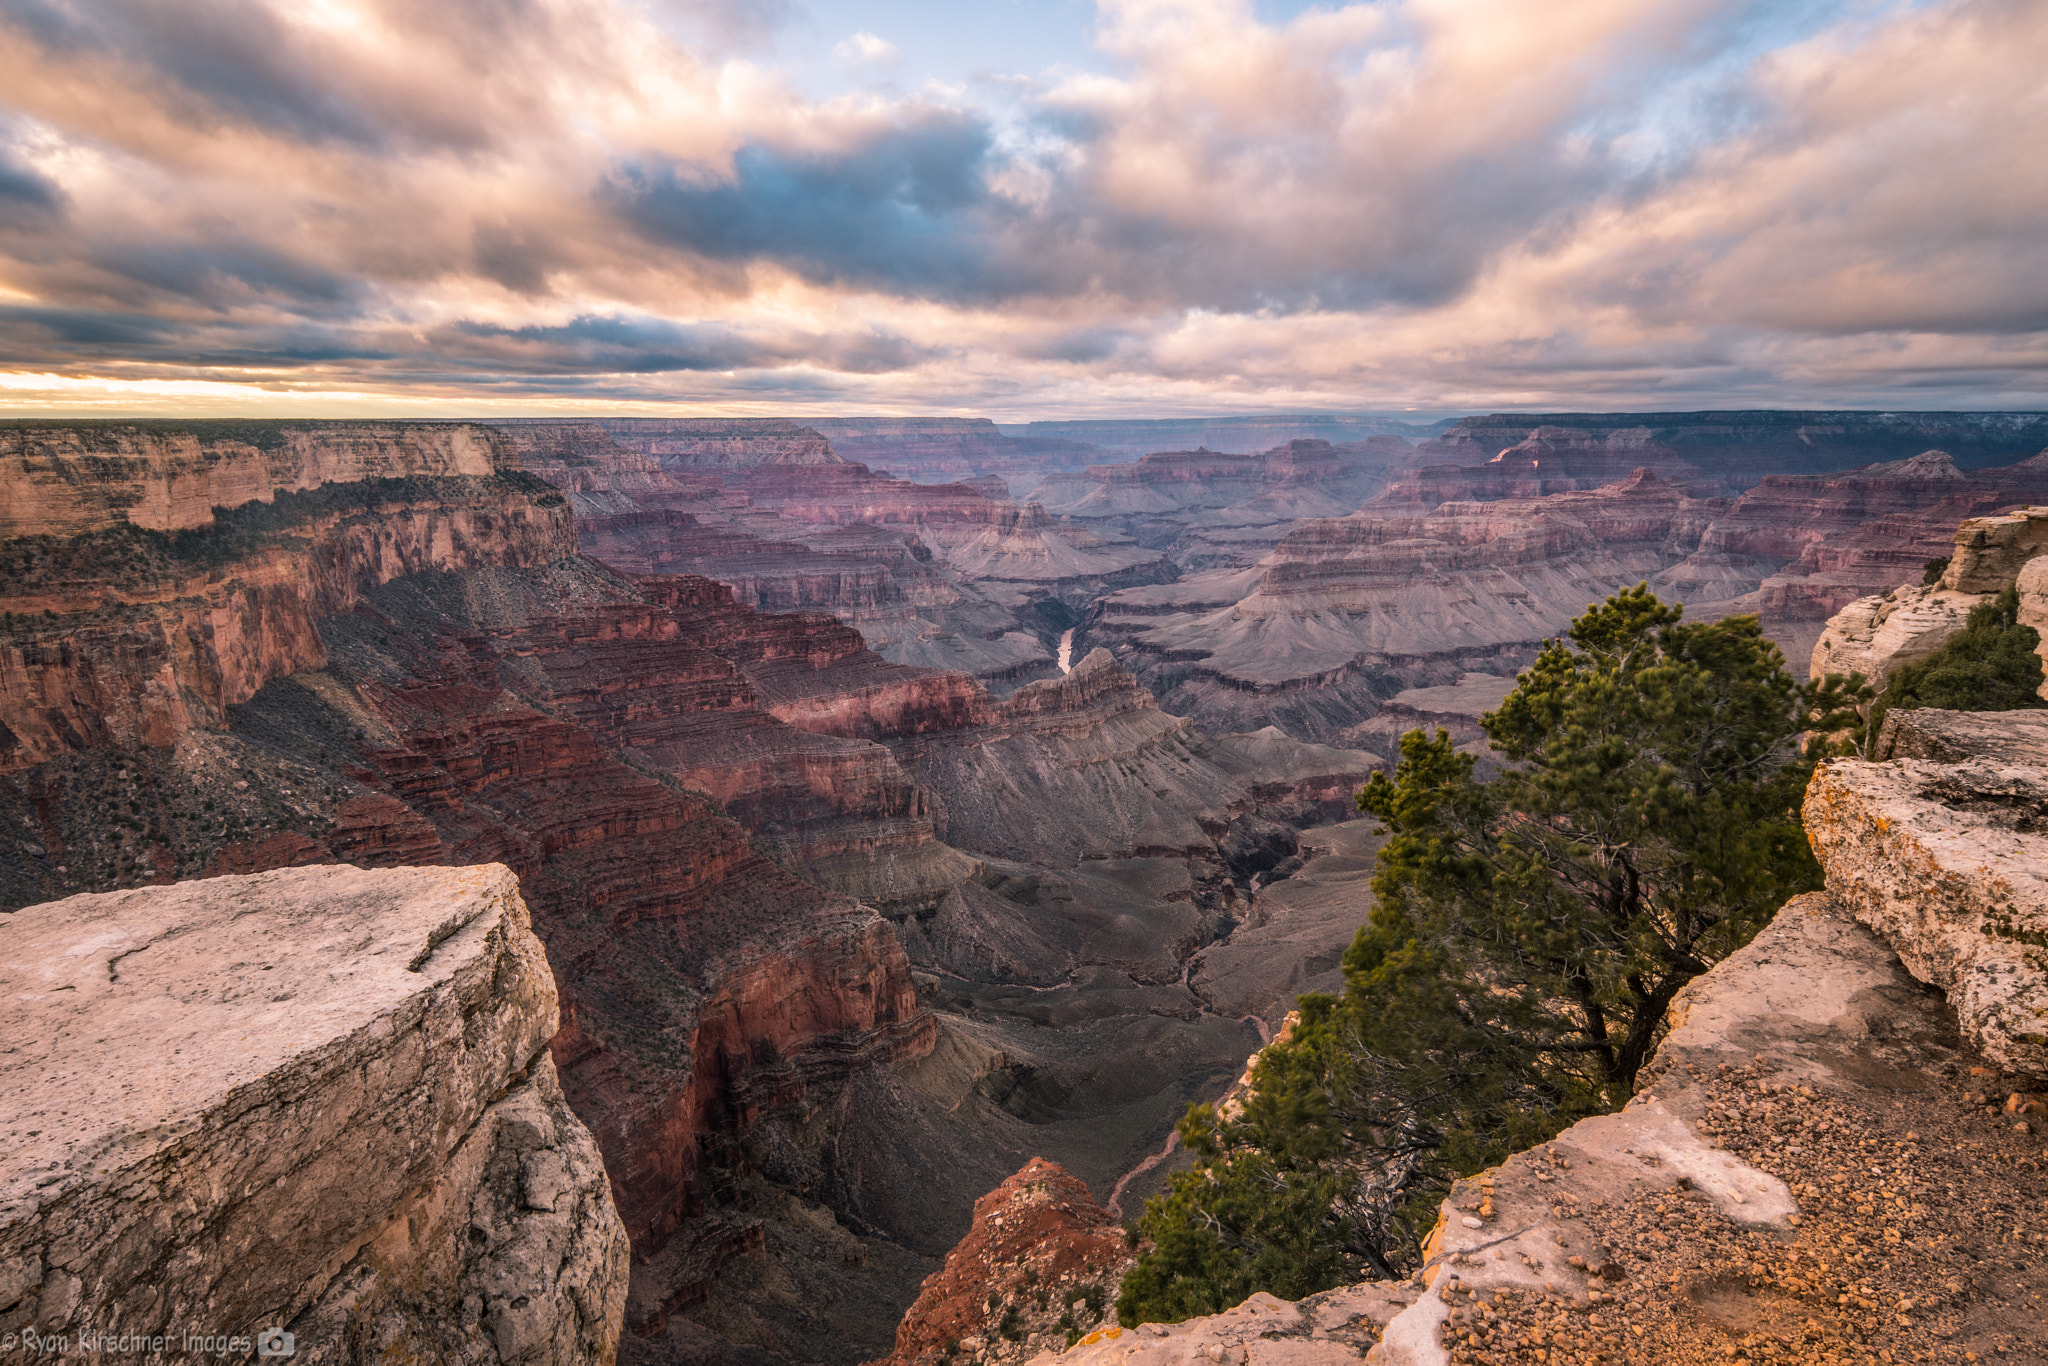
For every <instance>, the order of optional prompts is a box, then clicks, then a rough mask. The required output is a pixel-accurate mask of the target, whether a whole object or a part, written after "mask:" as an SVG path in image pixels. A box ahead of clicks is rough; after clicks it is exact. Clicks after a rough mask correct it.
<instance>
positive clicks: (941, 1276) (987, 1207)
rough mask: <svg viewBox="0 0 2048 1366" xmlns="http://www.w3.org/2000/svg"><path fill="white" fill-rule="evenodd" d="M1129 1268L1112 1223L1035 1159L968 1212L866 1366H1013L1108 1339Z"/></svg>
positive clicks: (1056, 1168)
mask: <svg viewBox="0 0 2048 1366" xmlns="http://www.w3.org/2000/svg"><path fill="white" fill-rule="evenodd" d="M1136 1259H1137V1254H1136V1253H1135V1252H1134V1251H1133V1250H1132V1249H1131V1247H1130V1246H1129V1244H1128V1243H1127V1242H1126V1241H1125V1238H1124V1231H1123V1228H1122V1227H1121V1226H1120V1225H1119V1224H1118V1223H1117V1221H1116V1219H1115V1217H1114V1216H1113V1215H1111V1214H1110V1213H1109V1212H1108V1211H1107V1210H1105V1209H1103V1208H1102V1207H1101V1206H1100V1205H1098V1204H1096V1203H1095V1200H1094V1198H1093V1197H1092V1196H1090V1195H1089V1193H1088V1188H1087V1187H1086V1186H1084V1185H1082V1184H1081V1183H1080V1182H1079V1181H1077V1180H1075V1179H1074V1178H1073V1177H1072V1176H1069V1175H1068V1174H1067V1173H1066V1171H1065V1170H1064V1169H1062V1168H1061V1167H1060V1165H1059V1164H1058V1163H1056V1162H1047V1161H1046V1160H1045V1159H1043V1158H1033V1159H1032V1160H1031V1161H1030V1162H1028V1163H1027V1164H1025V1166H1024V1168H1023V1170H1021V1171H1019V1172H1018V1173H1017V1174H1016V1175H1015V1176H1013V1177H1011V1178H1010V1179H1009V1180H1007V1181H1005V1182H1003V1184H1002V1185H1000V1186H998V1187H996V1188H995V1189H994V1190H992V1191H990V1192H989V1193H988V1194H987V1195H984V1196H982V1197H981V1199H979V1200H977V1201H975V1204H974V1223H973V1225H972V1226H971V1227H970V1228H969V1229H968V1231H967V1236H966V1237H965V1238H963V1239H961V1240H960V1242H959V1244H958V1246H956V1247H955V1248H954V1249H953V1250H952V1251H951V1252H949V1253H947V1254H946V1264H945V1265H944V1266H943V1267H941V1268H940V1269H939V1270H938V1271H937V1272H935V1273H934V1274H933V1275H932V1277H931V1278H930V1279H929V1280H927V1281H926V1282H925V1283H924V1287H923V1289H922V1290H920V1291H919V1293H918V1296H917V1302H916V1303H915V1304H913V1305H912V1306H911V1307H910V1312H909V1313H907V1314H905V1315H904V1316H903V1322H902V1324H901V1325H900V1326H899V1327H898V1328H897V1330H896V1350H895V1351H894V1352H892V1353H891V1354H890V1355H888V1356H887V1357H883V1358H881V1359H880V1360H879V1361H877V1362H875V1363H873V1366H938V1363H941V1362H946V1361H952V1360H957V1359H962V1358H964V1359H965V1360H968V1361H979V1362H991V1363H993V1362H1015V1361H1023V1360H1024V1359H1026V1358H1027V1357H1032V1356H1036V1355H1037V1354H1038V1353H1039V1351H1041V1350H1042V1349H1043V1348H1045V1347H1046V1346H1047V1344H1048V1343H1051V1344H1053V1345H1054V1347H1055V1349H1057V1348H1060V1347H1068V1346H1072V1345H1073V1344H1075V1343H1077V1342H1081V1341H1084V1340H1085V1341H1087V1342H1090V1343H1093V1342H1096V1341H1100V1340H1101V1338H1102V1336H1103V1334H1104V1331H1105V1330H1108V1331H1110V1332H1114V1331H1115V1329H1116V1307H1115V1305H1114V1304H1113V1303H1112V1302H1111V1301H1113V1300H1114V1299H1115V1298H1116V1295H1115V1290H1116V1286H1117V1284H1118V1283H1119V1282H1120V1281H1122V1279H1123V1274H1124V1272H1125V1271H1126V1270H1127V1269H1128V1268H1129V1267H1130V1265H1131V1263H1132V1262H1133V1261H1135V1260H1136Z"/></svg>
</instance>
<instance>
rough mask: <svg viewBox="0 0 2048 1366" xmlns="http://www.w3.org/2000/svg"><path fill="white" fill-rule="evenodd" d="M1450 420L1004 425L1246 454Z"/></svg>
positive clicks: (1106, 446) (1115, 446)
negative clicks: (1299, 443) (1429, 421)
mask: <svg viewBox="0 0 2048 1366" xmlns="http://www.w3.org/2000/svg"><path fill="white" fill-rule="evenodd" d="M1448 425H1450V424H1448V423H1443V422H1437V423H1420V422H1416V421H1413V420H1412V419H1410V418H1409V417H1408V416H1407V415H1405V414H1393V413H1353V414H1336V413H1300V414H1273V415H1264V416H1242V417H1167V418H1143V417H1140V418H1065V419H1061V418H1054V419H1049V420H1042V421H1037V422H1026V423H1021V424H1019V425H1017V426H1012V427H1006V428H1004V429H1003V432H1004V434H1005V435H1006V436H1010V437H1023V438H1027V439H1046V438H1051V439H1055V440H1070V441H1085V442H1087V443H1088V444H1090V445H1092V446H1096V447H1099V448H1100V449H1102V450H1106V451H1115V452H1117V453H1119V454H1121V455H1124V456H1126V457H1129V458H1131V459H1135V458H1137V457H1139V456H1141V455H1144V454H1146V453H1147V452H1150V451H1186V450H1194V449H1196V448H1197V447H1200V448H1202V449H1206V450H1211V451H1227V452H1230V453H1231V454H1237V455H1244V454H1250V453H1252V452H1254V451H1270V450H1272V449H1273V448H1274V447H1275V446H1284V445H1286V444H1287V443H1288V442H1290V441H1327V442H1330V443H1331V444H1333V445H1343V444H1345V443H1347V442H1354V441H1365V440H1368V439H1370V438H1372V437H1375V436H1396V437H1400V438H1402V439H1404V440H1417V439H1420V438H1423V437H1427V436H1430V435H1432V434H1434V433H1435V432H1438V431H1441V430H1442V429H1443V428H1445V427H1447V426H1448Z"/></svg>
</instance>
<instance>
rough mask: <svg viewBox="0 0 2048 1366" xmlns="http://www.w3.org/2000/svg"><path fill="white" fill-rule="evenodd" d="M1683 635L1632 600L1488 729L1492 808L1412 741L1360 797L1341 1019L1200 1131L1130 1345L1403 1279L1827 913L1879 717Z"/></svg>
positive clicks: (1125, 1308) (1128, 1306)
mask: <svg viewBox="0 0 2048 1366" xmlns="http://www.w3.org/2000/svg"><path fill="white" fill-rule="evenodd" d="M1681 612H1682V609H1680V608H1677V607H1672V606H1667V605H1665V604H1663V603H1661V602H1659V601H1658V600H1657V599H1656V597H1655V596H1654V595H1653V594H1652V593H1651V592H1650V591H1649V589H1648V587H1647V586H1638V587H1637V588H1635V589H1632V590H1629V591H1627V592H1623V593H1620V594H1617V595H1615V596H1614V597H1612V598H1609V599H1608V600H1607V601H1606V602H1605V603H1604V604H1601V605H1599V606H1596V607H1593V608H1591V609H1589V610H1588V611H1587V613H1586V614H1585V615H1584V616H1582V617H1580V618H1579V619H1578V620H1576V621H1574V622H1573V623H1572V627H1571V631H1570V633H1569V637H1568V639H1567V640H1565V641H1556V642H1552V643H1550V644H1549V645H1546V646H1545V647H1544V649H1543V651H1542V653H1541V654H1540V655H1539V656H1538V658H1537V660H1536V663H1535V664H1534V665H1533V666H1532V667H1531V668H1530V669H1529V670H1528V671H1527V672H1526V673H1524V674H1523V675H1522V677H1521V680H1520V683H1519V685H1518V686H1517V688H1516V689H1515V691H1514V692H1513V693H1511V694H1510V695H1509V696H1508V698H1507V699H1506V701H1504V702H1503V703H1502V705H1501V707H1500V709H1499V710H1498V711H1496V712H1492V713H1490V714H1488V715H1487V716H1486V717H1485V718H1484V719H1483V722H1482V724H1483V725H1484V727H1485V729H1486V732H1487V736H1488V738H1489V740H1490V741H1491V743H1492V746H1493V748H1494V750H1495V751H1497V752H1498V753H1499V754H1500V755H1501V757H1502V759H1503V760H1504V761H1505V767H1504V770H1503V772H1502V773H1501V775H1500V776H1499V777H1497V778H1495V779H1493V780H1492V781H1490V782H1489V781H1481V780H1479V779H1478V778H1477V777H1476V776H1475V771H1474V770H1475V767H1476V759H1475V756H1473V755H1470V754H1464V753H1460V752H1459V751H1458V750H1457V748H1456V747H1455V746H1454V744H1453V743H1452V740H1451V737H1450V736H1449V735H1448V734H1446V733H1444V732H1442V731H1438V732H1437V733H1436V734H1435V735H1434V736H1430V735H1426V734H1424V733H1423V732H1421V731H1411V732H1409V733H1408V734H1407V735H1406V736H1404V737H1402V741H1401V758H1400V762H1399V765H1398V767H1397V768H1396V771H1395V774H1394V776H1393V778H1392V779H1389V778H1387V777H1386V776H1385V775H1383V774H1382V775H1375V776H1374V778H1373V780H1372V782H1371V783H1370V784H1369V785H1368V786H1367V787H1366V788H1365V789H1364V790H1363V791H1362V792H1360V793H1359V794H1358V803H1359V807H1360V809H1361V810H1365V811H1369V812H1371V813H1372V814H1374V815H1376V816H1378V817H1379V818H1380V819H1381V820H1382V821H1384V822H1385V823H1386V826H1387V828H1388V830H1389V832H1390V834H1391V836H1392V838H1391V839H1390V840H1389V842H1388V844H1387V845H1386V847H1385V848H1384V849H1383V850H1382V851H1381V853H1380V867H1379V871H1378V873H1377V875H1376V876H1375V878H1374V880H1373V890H1374V893H1375V896H1376V904H1375V906H1374V907H1373V910H1372V913H1371V915H1370V917H1369V918H1368V919H1367V921H1366V923H1365V924H1364V925H1363V926H1361V927H1360V929H1359V931H1358V934H1357V937H1356V938H1355V939H1354V941H1353V943H1352V946H1351V949H1350V951H1349V953H1347V955H1346V956H1345V961H1344V969H1345V978H1346V988H1345V992H1344V995H1343V997H1342V998H1341V999H1332V998H1328V997H1321V998H1317V997H1304V998H1303V1000H1302V1007H1303V1020H1302V1023H1301V1025H1300V1027H1299V1028H1298V1030H1297V1032H1296V1034H1295V1036H1294V1037H1293V1038H1292V1039H1291V1040H1290V1041H1289V1042H1288V1043H1287V1044H1286V1045H1283V1046H1280V1047H1276V1048H1272V1049H1268V1050H1267V1052H1266V1054H1265V1056H1264V1057H1263V1058H1262V1060H1261V1062H1260V1064H1259V1066H1258V1068H1257V1069H1256V1071H1255V1074H1254V1086H1255V1093H1254V1095H1253V1097H1252V1098H1251V1100H1250V1101H1249V1103H1248V1104H1247V1105H1246V1106H1245V1108H1244V1110H1243V1112H1242V1113H1241V1114H1238V1115H1234V1116H1232V1117H1230V1118H1228V1119H1219V1118H1218V1117H1217V1116H1216V1115H1215V1114H1214V1113H1213V1112H1211V1111H1209V1110H1207V1109H1205V1108H1199V1107H1198V1108H1197V1109H1196V1110H1194V1111H1192V1112H1191V1113H1190V1115H1189V1117H1188V1119H1187V1120H1186V1121H1184V1122H1183V1125H1182V1128H1181V1133H1182V1136H1183V1137H1184V1139H1185V1140H1186V1141H1187V1142H1188V1145H1189V1147H1190V1148H1191V1149H1192V1150H1193V1151H1194V1152H1195V1153H1196V1154H1197V1157H1198V1162H1197V1165H1196V1167H1195V1169H1194V1170H1193V1171H1190V1172H1186V1173H1182V1174H1181V1175H1180V1176H1177V1177H1176V1178H1175V1179H1174V1181H1173V1182H1172V1184H1171V1185H1170V1187H1169V1189H1168V1191H1167V1192H1166V1194H1165V1195H1164V1196H1162V1197H1160V1198H1159V1199H1157V1200H1155V1201H1153V1202H1152V1203H1150V1204H1148V1205H1147V1207H1146V1211H1145V1215H1144V1217H1143V1219H1142V1220H1141V1225H1140V1226H1141V1228H1142V1230H1143V1231H1144V1232H1145V1233H1146V1235H1147V1236H1148V1237H1150V1238H1151V1239H1152V1242H1153V1244H1154V1246H1153V1249H1152V1250H1151V1251H1150V1252H1148V1253H1147V1255H1146V1256H1145V1257H1144V1258H1142V1259H1141V1261H1140V1263H1139V1265H1138V1266H1137V1267H1136V1268H1134V1269H1133V1271H1132V1272H1131V1274H1130V1276H1129V1277H1127V1278H1126V1280H1125V1283H1124V1293H1123V1295H1122V1297H1121V1298H1120V1299H1119V1301H1118V1310H1119V1314H1120V1315H1122V1316H1123V1318H1124V1321H1126V1322H1138V1321H1141V1320H1143V1319H1145V1318H1168V1319H1178V1318H1182V1317H1185V1316H1187V1315H1189V1314H1194V1313H1206V1312H1213V1311H1214V1310H1216V1309H1221V1308H1225V1307H1228V1306H1229V1305H1231V1304H1235V1303H1237V1302H1239V1301H1240V1300H1242V1299H1243V1298H1244V1296H1245V1295H1247V1294H1249V1293H1251V1292H1252V1291H1254V1290H1269V1291H1271V1292H1272V1293H1274V1294H1279V1295H1284V1296H1286V1297H1288V1298H1298V1297H1299V1296H1300V1295H1302V1294H1306V1293H1310V1292H1312V1291H1314V1290H1319V1289H1326V1288H1328V1287H1329V1286H1332V1285H1337V1284H1342V1283H1344V1282H1345V1281H1346V1280H1352V1279H1358V1278H1359V1277H1361V1276H1364V1275H1378V1276H1392V1275H1398V1274H1401V1273H1402V1272H1404V1271H1405V1269H1406V1268H1407V1267H1409V1266H1411V1265H1413V1263H1414V1260H1415V1257H1416V1255H1417V1252H1418V1246H1417V1244H1418V1241H1419V1240H1418V1235H1419V1234H1420V1233H1421V1232H1422V1231H1424V1230H1426V1229H1427V1228H1428V1226H1429V1225H1430V1224H1431V1223H1432V1222H1433V1220H1434V1205H1435V1203H1436V1201H1437V1199H1439V1198H1440V1196H1441V1193H1442V1191H1443V1190H1444V1188H1445V1187H1446V1186H1447V1185H1448V1183H1449V1181H1450V1180H1451V1179H1452V1178H1453V1177H1454V1176H1456V1175H1459V1174H1463V1173H1469V1172H1472V1171H1476V1170H1478V1169H1480V1168H1481V1167H1484V1166H1487V1165H1491V1164H1492V1163H1494V1162H1497V1161H1499V1160H1500V1159H1501V1158H1502V1157H1504V1156H1505V1155H1507V1154H1508V1153H1511V1152H1514V1151H1518V1150H1520V1149H1522V1148H1526V1147H1528V1146H1530V1145H1532V1144H1534V1143H1537V1142H1540V1141H1542V1140H1543V1139H1544V1138H1546V1137H1548V1136H1550V1135H1551V1134H1553V1133H1555V1132H1557V1131H1558V1130H1559V1129H1562V1128H1563V1127H1565V1126H1566V1125H1569V1124H1571V1123H1572V1122H1574V1121H1575V1120H1577V1119H1579V1118H1581V1117H1583V1116H1585V1115H1587V1114H1592V1113H1597V1112H1600V1111H1602V1110H1605V1109H1609V1108H1612V1107H1615V1106H1618V1105H1620V1104H1622V1103H1623V1102H1624V1101H1626V1100H1627V1098H1628V1096H1629V1094H1630V1093H1631V1091H1632V1089H1633V1086H1634V1083H1635V1078H1636V1074H1637V1072H1638V1071H1639V1070H1640V1068H1641V1067H1642V1065H1643V1063H1644V1062H1646V1061H1647V1060H1648V1058H1649V1056H1650V1053H1651V1051H1652V1050H1653V1048H1654V1047H1655V1045H1656V1043H1657V1040H1658V1039H1659V1038H1660V1037H1661V1035H1662V1033H1663V1029H1664V1023H1665V1018H1666V1014H1667V1012H1668V1010H1669V1007H1670V1004H1671V1001H1672V998H1673V997H1674V996H1676V994H1677V993H1678V991H1679V990H1680V989H1681V988H1683V987H1684V985H1685V984H1686V983H1687V982H1690V981H1692V980H1693V979H1694V978H1696V977H1698V976H1699V975H1700V974H1701V973H1703V972H1705V971H1706V970H1707V969H1708V968H1709V967H1710V966H1711V965H1712V964H1713V963H1714V962H1716V961H1718V960H1719V959H1720V958H1722V957H1723V956H1725V955H1726V954H1728V953H1730V952H1732V951H1733V950H1734V949H1736V948H1738V947H1740V946H1741V945H1742V944H1744V943H1747V942H1748V940H1749V939H1750V938H1751V937H1752V936H1753V935H1754V934H1755V933H1756V931H1757V930H1758V929H1760V928H1761V927H1762V926H1763V925H1764V923H1765V922H1766V921H1768V920H1769V918H1770V916H1771V915H1772V913H1773V912H1774V911H1775V910H1776V909H1777V907H1778V906H1779V905H1781V904H1782V903H1783V902H1784V901H1785V900H1786V899H1787V898H1789V897H1791V896H1793V895H1795V894H1797V893H1799V892H1802V891H1806V890H1810V889H1811V888H1814V887H1817V886H1819V885H1820V870H1819V868H1818V867H1817V865H1816V864H1815V863H1814V860H1813V856H1812V854H1811V852H1810V851H1809V850H1808V848H1807V844H1806V839H1805V835H1804V832H1803V830H1802V828H1801V826H1800V823H1799V810H1798V808H1799V802H1800V799H1801V796H1802V794H1803V792H1804V790H1805V786H1806V781H1807V779H1808V777H1809V776H1810V775H1811V773H1812V770H1813V766H1814V764H1815V763H1816V762H1817V761H1818V759H1819V758H1821V757H1823V755H1824V753H1825V752H1826V751H1827V747H1826V746H1825V745H1823V744H1819V743H1805V741H1806V738H1807V735H1808V733H1809V732H1811V731H1819V732H1822V733H1825V732H1828V731H1830V730H1835V729H1840V728H1843V727H1844V726H1845V725H1847V724H1850V723H1853V721H1854V720H1855V717H1854V715H1853V713H1852V712H1850V711H1848V707H1849V704H1850V703H1852V702H1854V701H1855V700H1856V697H1857V692H1858V690H1857V689H1855V688H1853V687H1852V686H1851V685H1850V684H1849V683H1847V682H1845V681H1844V680H1842V679H1839V678H1831V679H1828V680H1825V681H1824V682H1822V683H1818V684H1800V683H1797V682H1795V681H1794V680H1793V679H1792V678H1791V677H1790V676H1789V675H1788V674H1786V673H1785V672H1784V667H1783V666H1784V659H1783V656H1782V655H1781V654H1780V653H1779V651H1778V649H1777V647H1776V646H1775V645H1773V644H1771V642H1770V641H1769V640H1767V639H1765V638H1764V636H1763V634H1762V631H1761V629H1760V627H1759V625H1758V623H1757V620H1756V618H1754V617H1733V618H1729V619H1726V620H1723V621H1719V622H1714V623H1706V624H1700V623H1687V622H1684V621H1682V620H1681ZM1866 695H1867V694H1866Z"/></svg>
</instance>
